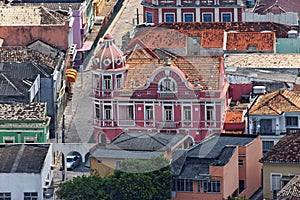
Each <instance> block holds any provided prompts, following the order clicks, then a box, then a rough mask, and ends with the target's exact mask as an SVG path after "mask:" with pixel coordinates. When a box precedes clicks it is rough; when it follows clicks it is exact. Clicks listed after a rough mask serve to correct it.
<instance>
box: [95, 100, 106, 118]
mask: <svg viewBox="0 0 300 200" xmlns="http://www.w3.org/2000/svg"><path fill="white" fill-rule="evenodd" d="M97 106H98V111H99V114H98V117H97ZM103 108H104V107H103ZM94 112H95V118H96V119H100V116H101V109H100V103H95V104H94Z"/></svg>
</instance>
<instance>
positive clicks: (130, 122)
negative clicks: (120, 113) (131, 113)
mask: <svg viewBox="0 0 300 200" xmlns="http://www.w3.org/2000/svg"><path fill="white" fill-rule="evenodd" d="M134 125H135V121H134V120H132V119H130V120H119V126H134Z"/></svg>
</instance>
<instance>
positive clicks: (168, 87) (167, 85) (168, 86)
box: [159, 78, 176, 92]
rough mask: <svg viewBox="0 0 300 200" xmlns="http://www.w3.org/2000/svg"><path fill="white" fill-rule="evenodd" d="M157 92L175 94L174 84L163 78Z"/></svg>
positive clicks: (172, 81) (170, 80)
mask: <svg viewBox="0 0 300 200" xmlns="http://www.w3.org/2000/svg"><path fill="white" fill-rule="evenodd" d="M159 91H162V92H176V82H175V81H174V80H172V79H170V78H165V79H163V80H161V81H160V84H159Z"/></svg>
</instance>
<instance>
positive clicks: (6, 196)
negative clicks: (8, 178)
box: [0, 192, 11, 200]
mask: <svg viewBox="0 0 300 200" xmlns="http://www.w3.org/2000/svg"><path fill="white" fill-rule="evenodd" d="M0 199H3V200H6V199H9V200H11V192H0Z"/></svg>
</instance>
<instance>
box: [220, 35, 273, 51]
mask: <svg viewBox="0 0 300 200" xmlns="http://www.w3.org/2000/svg"><path fill="white" fill-rule="evenodd" d="M226 38H227V40H226V48H225V49H226V50H227V51H247V50H251V49H250V48H251V47H252V48H254V49H253V50H252V51H270V52H273V51H274V49H275V33H274V32H267V33H260V32H228V33H227V37H226Z"/></svg>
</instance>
